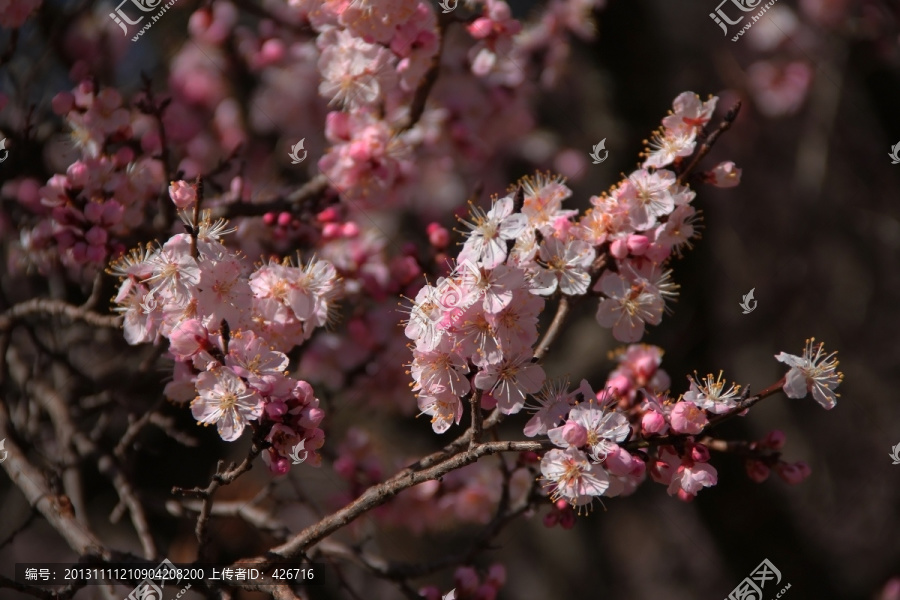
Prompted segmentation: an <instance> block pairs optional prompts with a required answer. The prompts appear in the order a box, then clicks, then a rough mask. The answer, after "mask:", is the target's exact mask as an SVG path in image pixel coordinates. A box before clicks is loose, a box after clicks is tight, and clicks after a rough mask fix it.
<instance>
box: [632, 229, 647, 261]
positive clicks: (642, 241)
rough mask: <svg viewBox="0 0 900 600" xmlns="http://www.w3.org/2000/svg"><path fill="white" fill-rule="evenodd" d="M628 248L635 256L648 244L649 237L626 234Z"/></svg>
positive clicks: (644, 249) (645, 248)
mask: <svg viewBox="0 0 900 600" xmlns="http://www.w3.org/2000/svg"><path fill="white" fill-rule="evenodd" d="M627 245H628V250H629V252H631V253H632V254H633V255H635V256H640V255H642V254H643V253H644V252H646V251H647V247H648V246H650V239H649V238H648V237H647V236H646V235H637V234H632V235H629V236H628V242H627Z"/></svg>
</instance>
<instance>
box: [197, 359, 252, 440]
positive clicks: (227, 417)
mask: <svg viewBox="0 0 900 600" xmlns="http://www.w3.org/2000/svg"><path fill="white" fill-rule="evenodd" d="M197 392H198V394H199V395H198V396H197V397H196V398H195V399H194V400H193V401H192V402H191V413H192V414H193V415H194V418H195V419H197V421H199V422H200V423H203V424H204V425H211V424H213V423H215V424H216V428H217V429H218V431H219V435H220V436H221V437H222V439H223V440H225V441H226V442H233V441H234V440H236V439H237V438H239V437H240V436H241V433H242V432H243V431H244V427H245V426H246V424H247V421H248V420H249V421H255V420H256V419H258V418H259V417H261V416H262V414H263V402H262V398H261V397H260V396H259V394H258V393H256V392H255V391H252V390H249V389H248V388H247V386H246V385H245V384H244V382H243V381H242V380H241V378H240V377H238V376H237V375H235V374H234V371H232V370H231V369H229V368H227V367H218V368H215V369H213V370H211V371H205V372H203V373H200V375H199V376H198V377H197Z"/></svg>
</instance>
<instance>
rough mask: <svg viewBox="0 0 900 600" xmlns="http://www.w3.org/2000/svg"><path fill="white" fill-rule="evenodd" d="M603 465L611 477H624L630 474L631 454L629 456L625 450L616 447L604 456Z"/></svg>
mask: <svg viewBox="0 0 900 600" xmlns="http://www.w3.org/2000/svg"><path fill="white" fill-rule="evenodd" d="M604 465H605V466H606V469H607V470H608V471H609V472H610V473H612V474H613V475H618V476H620V477H624V476H626V475H628V474H629V473H631V467H632V461H631V454H629V453H628V451H627V450H625V449H623V448H621V447H619V446H616V447H615V448H614V449H613V451H612V452H610V453H609V454H608V455H607V456H606V462H605V463H604Z"/></svg>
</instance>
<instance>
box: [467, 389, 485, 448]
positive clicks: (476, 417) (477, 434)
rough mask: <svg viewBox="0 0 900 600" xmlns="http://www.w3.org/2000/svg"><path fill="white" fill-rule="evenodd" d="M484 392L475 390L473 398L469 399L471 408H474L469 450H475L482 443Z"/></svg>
mask: <svg viewBox="0 0 900 600" xmlns="http://www.w3.org/2000/svg"><path fill="white" fill-rule="evenodd" d="M483 394H484V392H483V391H482V390H480V389H477V388H476V390H475V392H474V393H473V394H472V397H471V398H469V406H470V407H471V408H472V425H471V426H470V429H471V430H472V436H471V437H470V438H469V448H474V447H475V446H476V445H477V444H478V443H479V442H480V441H481V434H482V432H483V431H484V413H483V412H482V411H481V397H482V395H483Z"/></svg>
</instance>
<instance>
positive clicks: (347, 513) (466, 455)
mask: <svg viewBox="0 0 900 600" xmlns="http://www.w3.org/2000/svg"><path fill="white" fill-rule="evenodd" d="M543 447H544V445H543V444H542V443H541V442H487V443H484V444H479V445H477V446H475V447H474V448H471V449H469V450H468V451H465V452H460V453H459V454H457V455H455V456H453V457H451V458H449V459H447V460H445V461H443V462H441V463H439V464H437V465H435V466H433V467H431V468H428V469H424V470H422V471H413V472H409V471H408V470H407V471H403V472H401V473H398V474H397V475H395V476H394V477H391V478H390V479H388V480H387V481H385V482H383V483H380V484H378V485H375V486H372V487H370V488H369V489H367V490H366V491H365V492H363V494H362V495H361V496H360V497H358V498H357V499H356V500H354V501H353V502H351V503H350V504H348V505H347V506H345V507H344V508H342V509H340V510H338V511H336V512H334V513H332V514H330V515H328V516H327V517H325V518H324V519H322V520H320V521H319V522H318V523H315V524H314V525H310V526H309V527H307V528H306V529H304V530H303V531H301V532H300V533H298V534H297V535H295V536H294V537H293V538H291V539H290V540H288V541H287V542H286V543H284V544H281V545H280V546H276V547H275V548H272V549H271V550H270V551H269V552H267V554H266V557H257V558H253V559H250V560H249V561H247V560H242V561H241V563H242V564H244V565H246V563H247V562H250V563H254V566H257V565H261V568H265V567H268V566H270V565H271V564H272V563H273V561H274V560H277V559H278V558H294V557H297V556H299V555H301V554H302V553H303V551H304V550H306V549H307V548H309V547H310V546H312V545H313V544H315V543H317V542H319V541H321V540H323V539H325V538H326V537H328V536H329V535H331V534H332V533H334V532H335V531H337V530H339V529H341V528H343V527H344V526H346V525H348V524H349V523H351V522H353V521H355V520H356V519H357V518H358V517H360V516H362V515H363V514H365V513H366V512H368V511H370V510H372V509H373V508H375V507H377V506H381V505H382V504H384V503H385V502H387V501H388V500H390V499H391V498H393V497H394V496H396V495H397V494H399V493H400V492H402V491H403V490H405V489H408V488H411V487H413V486H415V485H418V484H420V483H422V482H425V481H431V480H433V479H438V478H440V477H442V476H444V475H446V474H447V473H449V472H450V471H454V470H456V469H459V468H461V467H464V466H466V465H469V464H472V463H474V462H475V461H477V460H478V459H479V458H481V457H483V456H488V455H490V454H496V453H498V452H537V451H539V450H541V449H542V448H543ZM244 589H250V588H244Z"/></svg>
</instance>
